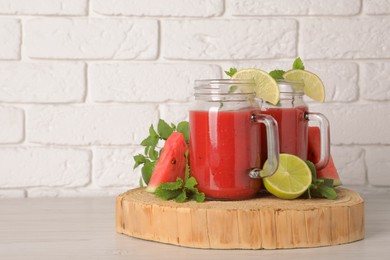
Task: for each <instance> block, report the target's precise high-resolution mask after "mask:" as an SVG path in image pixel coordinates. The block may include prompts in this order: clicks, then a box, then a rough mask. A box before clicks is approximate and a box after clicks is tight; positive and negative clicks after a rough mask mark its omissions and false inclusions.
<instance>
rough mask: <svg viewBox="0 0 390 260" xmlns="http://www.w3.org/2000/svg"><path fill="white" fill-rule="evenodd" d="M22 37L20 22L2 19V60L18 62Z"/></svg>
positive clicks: (0, 34) (0, 20) (0, 27)
mask: <svg viewBox="0 0 390 260" xmlns="http://www.w3.org/2000/svg"><path fill="white" fill-rule="evenodd" d="M21 37H22V33H21V26H20V21H19V20H16V19H0V59H6V60H17V59H19V58H20V42H21Z"/></svg>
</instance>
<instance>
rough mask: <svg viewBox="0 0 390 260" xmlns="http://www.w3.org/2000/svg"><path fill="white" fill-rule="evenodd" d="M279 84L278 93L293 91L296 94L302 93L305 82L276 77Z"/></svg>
mask: <svg viewBox="0 0 390 260" xmlns="http://www.w3.org/2000/svg"><path fill="white" fill-rule="evenodd" d="M276 82H277V83H278V86H279V90H280V93H294V94H297V95H303V88H304V87H305V83H304V81H303V80H299V81H298V80H297V81H295V80H294V81H293V80H286V79H278V80H276Z"/></svg>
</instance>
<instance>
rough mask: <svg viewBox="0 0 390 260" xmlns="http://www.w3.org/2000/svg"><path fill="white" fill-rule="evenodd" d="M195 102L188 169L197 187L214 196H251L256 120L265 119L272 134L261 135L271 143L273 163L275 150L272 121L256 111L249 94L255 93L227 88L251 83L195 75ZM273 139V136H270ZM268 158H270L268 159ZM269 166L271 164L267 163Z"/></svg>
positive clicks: (255, 186) (256, 183)
mask: <svg viewBox="0 0 390 260" xmlns="http://www.w3.org/2000/svg"><path fill="white" fill-rule="evenodd" d="M196 84H197V86H196V88H195V99H196V102H195V106H194V107H193V108H192V109H191V111H190V169H191V175H192V176H194V177H195V178H196V179H197V181H198V189H199V190H200V191H202V192H204V193H205V195H206V197H208V198H212V199H230V200H239V199H246V198H250V197H253V196H254V195H255V194H256V193H257V192H258V191H259V188H260V185H261V179H260V177H259V175H256V174H255V173H257V174H258V173H259V172H260V169H259V167H260V156H261V154H260V149H261V145H260V141H261V137H260V135H261V132H260V124H259V122H265V121H267V123H268V125H269V126H268V129H269V132H271V133H273V134H274V137H273V138H268V139H267V138H264V141H265V142H267V141H268V144H269V145H270V146H271V147H273V148H272V149H271V150H270V151H271V153H272V154H273V160H274V161H273V162H272V163H273V166H274V167H273V169H272V170H271V171H272V172H270V173H268V174H267V175H271V174H272V173H273V172H274V171H275V170H276V168H277V164H278V158H279V152H278V149H277V148H275V147H278V140H277V126H276V123H275V121H274V120H273V119H272V118H271V117H269V116H265V115H260V114H259V112H260V109H259V107H258V106H257V105H256V103H254V102H250V100H249V99H248V96H251V95H252V97H253V98H254V93H239V92H238V93H236V92H231V91H230V89H231V87H232V86H235V87H236V86H237V85H238V86H239V85H240V84H253V82H247V81H231V80H214V81H197V83H196ZM271 139H272V140H271ZM271 160H272V159H271ZM271 168H272V167H271Z"/></svg>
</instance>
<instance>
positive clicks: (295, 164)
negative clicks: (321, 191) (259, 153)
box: [263, 154, 312, 199]
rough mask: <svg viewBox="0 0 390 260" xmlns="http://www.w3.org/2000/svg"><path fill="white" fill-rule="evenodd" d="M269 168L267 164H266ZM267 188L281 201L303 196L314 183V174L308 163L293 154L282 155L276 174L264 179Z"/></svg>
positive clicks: (265, 166)
mask: <svg viewBox="0 0 390 260" xmlns="http://www.w3.org/2000/svg"><path fill="white" fill-rule="evenodd" d="M264 168H267V162H265V164H264ZM263 182H264V186H265V188H266V189H267V190H268V191H269V192H270V193H271V194H273V195H275V196H276V197H278V198H281V199H295V198H298V197H299V196H301V195H302V194H303V193H305V191H306V190H307V189H308V188H309V186H310V184H311V183H312V174H311V170H310V168H309V167H308V166H307V164H306V162H305V161H303V160H302V159H301V158H299V157H297V156H295V155H292V154H280V162H279V167H278V169H277V170H276V172H275V173H274V174H273V175H272V176H270V177H266V178H264V179H263Z"/></svg>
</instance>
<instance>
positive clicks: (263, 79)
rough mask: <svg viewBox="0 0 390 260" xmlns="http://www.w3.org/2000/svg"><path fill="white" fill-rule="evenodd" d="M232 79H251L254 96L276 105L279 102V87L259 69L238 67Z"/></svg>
mask: <svg viewBox="0 0 390 260" xmlns="http://www.w3.org/2000/svg"><path fill="white" fill-rule="evenodd" d="M232 79H253V80H254V81H255V85H256V87H255V91H256V96H257V97H258V98H261V99H263V100H265V101H268V102H270V103H271V104H273V105H276V104H277V103H278V102H279V95H280V91H279V87H278V84H277V83H276V81H275V79H274V78H272V77H271V76H270V75H269V74H268V73H267V72H265V71H263V70H260V69H255V68H253V69H240V70H238V71H237V72H236V73H234V75H233V76H232Z"/></svg>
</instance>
